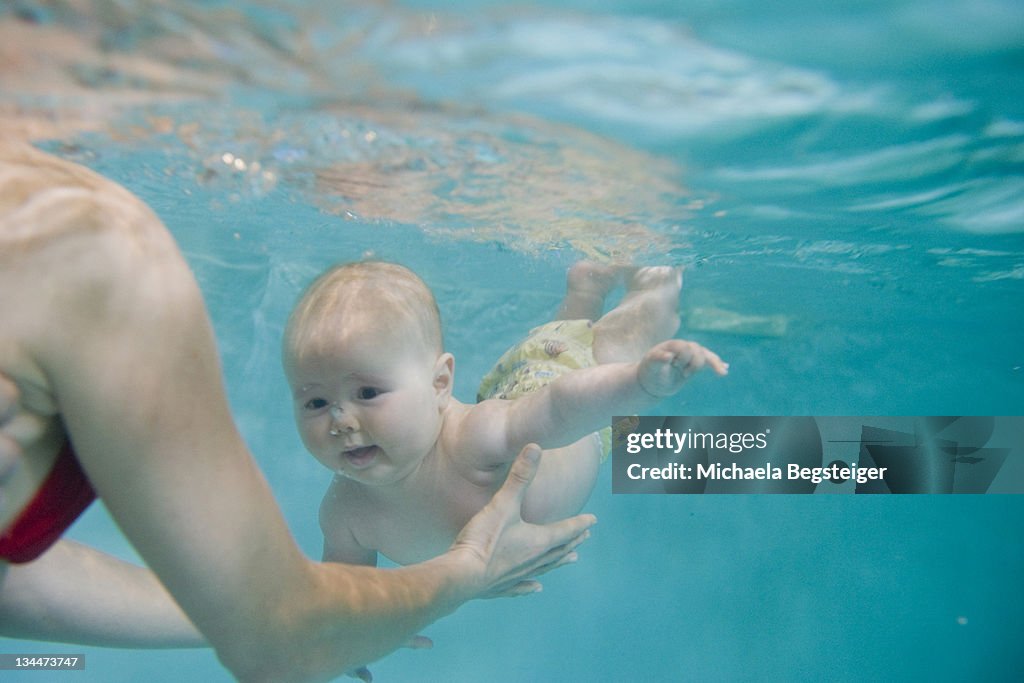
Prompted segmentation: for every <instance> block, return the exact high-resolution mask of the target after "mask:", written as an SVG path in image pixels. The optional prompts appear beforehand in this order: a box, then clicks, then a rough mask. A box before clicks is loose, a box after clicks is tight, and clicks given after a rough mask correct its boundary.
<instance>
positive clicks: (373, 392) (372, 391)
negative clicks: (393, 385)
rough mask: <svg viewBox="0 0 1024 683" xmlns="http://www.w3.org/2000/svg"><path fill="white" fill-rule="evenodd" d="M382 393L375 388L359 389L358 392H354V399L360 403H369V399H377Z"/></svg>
mask: <svg viewBox="0 0 1024 683" xmlns="http://www.w3.org/2000/svg"><path fill="white" fill-rule="evenodd" d="M382 393H384V392H382V391H381V390H380V389H377V388H375V387H359V391H357V392H356V398H358V399H359V400H361V401H369V400H371V399H374V398H377V397H378V396H380V395H381V394H382Z"/></svg>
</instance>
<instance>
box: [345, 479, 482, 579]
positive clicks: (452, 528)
mask: <svg viewBox="0 0 1024 683" xmlns="http://www.w3.org/2000/svg"><path fill="white" fill-rule="evenodd" d="M464 484H465V485H464V486H463V485H460V486H457V487H450V488H448V489H444V490H433V491H420V492H417V494H416V495H410V496H406V497H404V498H403V499H402V500H401V501H399V502H394V503H391V504H388V505H373V506H367V507H366V508H364V509H363V510H361V511H360V513H359V514H358V515H356V516H355V518H354V519H353V522H354V524H353V526H352V530H353V533H354V534H355V537H356V539H357V540H358V541H359V544H360V545H362V546H363V547H365V548H372V549H375V550H377V552H379V553H381V554H383V555H385V556H386V557H387V558H388V559H390V560H392V561H394V562H398V563H399V564H411V563H415V562H422V561H423V560H428V559H430V558H432V557H437V556H438V555H440V554H442V553H444V552H445V551H446V550H448V548H449V547H450V546H451V544H452V541H454V540H455V537H456V536H457V535H458V533H459V531H461V530H462V527H464V526H465V525H466V523H467V522H468V521H469V520H470V518H472V517H473V515H475V514H476V513H477V512H479V511H480V509H481V508H482V507H483V506H484V505H486V504H487V502H488V501H489V500H490V499H491V496H492V495H493V491H491V490H487V489H484V488H481V487H478V486H473V485H472V484H469V483H468V482H464Z"/></svg>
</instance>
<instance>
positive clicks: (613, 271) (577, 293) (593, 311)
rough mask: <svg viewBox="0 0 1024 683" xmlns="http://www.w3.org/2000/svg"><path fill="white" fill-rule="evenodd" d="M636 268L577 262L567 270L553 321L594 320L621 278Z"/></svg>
mask: <svg viewBox="0 0 1024 683" xmlns="http://www.w3.org/2000/svg"><path fill="white" fill-rule="evenodd" d="M635 270H636V269H635V268H624V267H622V266H606V265H602V264H600V263H594V262H593V261H579V262H577V263H574V264H573V265H572V267H571V268H569V275H568V277H567V278H566V290H565V299H563V300H562V305H561V307H560V308H559V309H558V314H557V315H556V316H555V320H580V319H583V320H597V319H598V318H600V317H601V314H602V313H604V300H605V297H607V296H608V293H609V292H611V291H612V290H613V289H615V286H616V285H618V284H620V283H621V282H622V279H623V277H624V275H626V274H627V273H629V272H632V271H635Z"/></svg>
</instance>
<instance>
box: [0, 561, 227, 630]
mask: <svg viewBox="0 0 1024 683" xmlns="http://www.w3.org/2000/svg"><path fill="white" fill-rule="evenodd" d="M0 635H3V636H6V637H10V638H24V639H31V640H47V641H56V642H65V643H78V644H81V645H97V646H100V647H145V648H174V647H206V646H207V642H206V640H205V639H204V638H203V636H202V635H201V634H200V633H199V631H197V630H196V628H195V627H194V626H193V625H192V622H190V621H189V620H188V617H186V616H185V614H184V613H183V612H182V611H181V608H180V607H178V605H177V603H175V602H174V599H173V598H171V596H170V595H169V594H168V593H167V591H166V589H164V587H163V586H162V585H161V584H160V582H159V580H158V579H157V578H156V576H155V575H154V574H153V572H151V571H149V570H148V569H145V568H144V567H139V566H136V565H133V564H130V563H128V562H124V561H122V560H119V559H117V558H115V557H112V556H110V555H106V554H104V553H101V552H99V551H97V550H94V549H92V548H89V547H87V546H84V545H80V544H78V543H74V542H72V541H59V542H58V543H57V544H56V545H54V546H53V547H52V548H50V549H49V550H48V551H46V553H44V554H43V555H41V556H40V557H39V558H38V559H36V560H35V561H33V562H31V563H29V564H23V565H9V566H8V568H7V575H6V577H4V578H3V580H2V586H0Z"/></svg>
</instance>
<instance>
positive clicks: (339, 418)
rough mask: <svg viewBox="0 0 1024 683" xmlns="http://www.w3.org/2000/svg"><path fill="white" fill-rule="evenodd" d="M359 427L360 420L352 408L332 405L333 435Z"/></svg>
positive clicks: (349, 431)
mask: <svg viewBox="0 0 1024 683" xmlns="http://www.w3.org/2000/svg"><path fill="white" fill-rule="evenodd" d="M358 428H359V422H358V421H357V420H356V416H355V414H354V413H353V412H352V411H351V410H343V409H342V408H341V406H339V405H333V406H331V435H332V436H338V435H340V434H342V433H343V432H344V433H351V432H354V431H356V429H358Z"/></svg>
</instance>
